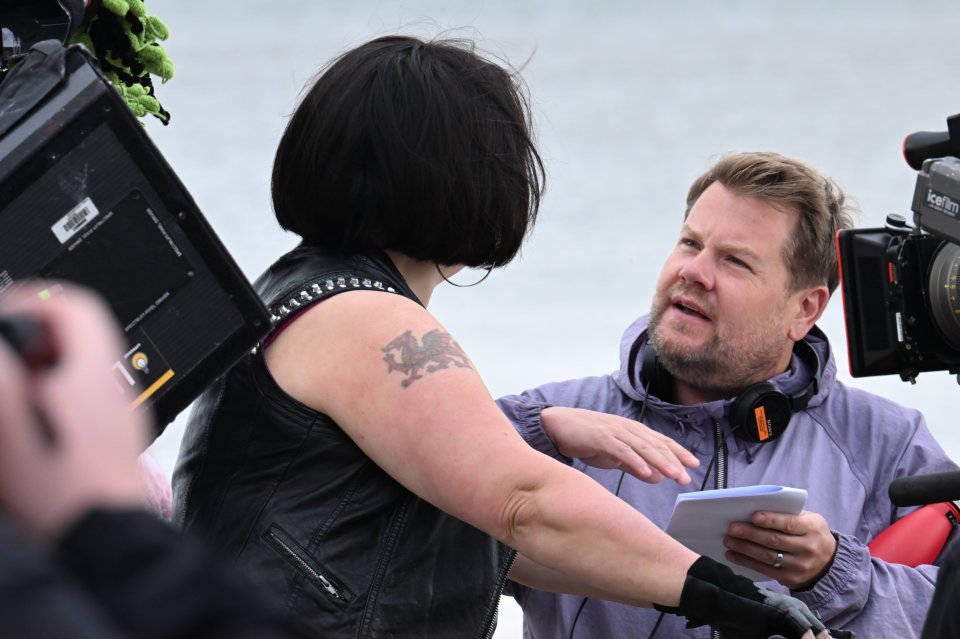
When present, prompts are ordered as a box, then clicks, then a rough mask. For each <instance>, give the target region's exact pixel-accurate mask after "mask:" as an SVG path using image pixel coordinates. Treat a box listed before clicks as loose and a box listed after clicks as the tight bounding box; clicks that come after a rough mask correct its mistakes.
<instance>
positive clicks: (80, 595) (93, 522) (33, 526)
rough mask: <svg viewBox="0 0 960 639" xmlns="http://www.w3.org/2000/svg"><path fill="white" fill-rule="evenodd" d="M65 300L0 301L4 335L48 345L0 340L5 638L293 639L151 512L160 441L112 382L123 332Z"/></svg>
mask: <svg viewBox="0 0 960 639" xmlns="http://www.w3.org/2000/svg"><path fill="white" fill-rule="evenodd" d="M62 290H64V291H65V292H64V294H63V295H62V296H58V297H54V298H53V299H49V300H46V301H41V300H40V299H39V298H38V297H37V296H36V295H31V294H28V293H26V292H25V291H21V290H17V291H12V292H6V293H4V295H3V297H2V298H0V320H2V321H4V322H5V326H8V327H9V326H11V325H12V324H11V323H10V322H9V321H8V317H16V318H18V319H20V321H21V322H22V320H23V318H30V319H31V321H32V322H31V323H30V324H28V325H29V326H39V327H43V328H44V331H36V332H33V334H36V335H39V334H41V333H45V334H46V335H47V339H45V340H43V341H42V342H39V341H38V342H27V348H26V350H25V356H22V357H17V356H16V354H15V352H14V351H13V350H12V349H11V348H10V346H9V345H8V343H7V341H8V340H5V339H0V628H2V632H0V634H2V635H3V636H4V637H91V638H96V639H112V638H114V637H116V638H120V637H153V638H156V639H164V638H167V637H198V638H204V637H251V638H252V637H257V638H261V637H269V638H280V637H293V636H295V635H294V633H293V631H292V630H290V629H289V628H287V627H286V624H285V622H283V620H282V618H281V613H280V610H279V607H276V608H275V607H273V606H271V605H270V604H268V603H266V602H265V601H263V600H262V598H261V595H260V594H259V592H257V591H256V589H255V587H254V585H253V584H251V583H250V582H248V581H246V580H244V579H242V578H240V577H239V576H238V575H236V574H235V573H234V572H233V571H232V570H231V569H230V567H229V566H227V565H226V563H225V562H224V561H221V560H220V559H219V558H218V557H216V556H215V555H214V553H213V552H212V551H211V550H210V549H209V548H207V547H206V546H203V545H202V544H200V543H198V542H197V541H196V540H193V539H190V538H188V537H186V536H183V535H179V534H177V533H176V532H175V531H174V530H173V529H172V528H171V527H170V526H169V525H167V524H166V523H164V522H162V521H160V520H159V519H157V518H156V517H154V516H153V515H151V514H149V513H147V512H146V510H145V508H146V502H147V500H146V497H145V495H144V492H143V486H142V482H143V472H142V470H141V469H140V467H139V465H138V462H137V455H138V453H139V452H140V451H141V450H143V448H144V447H145V446H146V443H147V435H148V433H149V432H150V430H151V429H152V428H151V426H150V425H149V424H148V418H147V414H146V413H145V412H144V411H133V410H131V409H130V407H129V403H128V401H127V400H125V399H123V398H122V397H121V396H120V395H118V394H117V392H116V388H115V386H114V384H113V382H112V380H111V377H110V374H111V366H112V364H113V362H114V361H115V360H116V358H117V357H118V356H120V355H121V354H122V353H123V350H122V349H121V340H120V334H119V331H118V330H117V329H116V327H115V326H114V324H113V321H112V319H111V318H110V317H109V311H108V310H107V308H106V307H105V306H104V305H103V304H102V303H101V302H100V301H98V300H96V299H94V298H93V297H92V296H91V295H89V294H88V293H85V292H84V291H81V290H78V289H75V288H72V287H63V288H62ZM17 325H18V326H23V325H24V324H23V323H20V324H17ZM12 334H13V333H12V332H11V331H6V332H4V335H5V336H9V335H12ZM18 334H25V333H24V332H23V331H20V332H19V333H18ZM13 341H14V342H18V341H19V342H22V340H13ZM30 344H35V345H37V347H36V348H30V347H29V345H30ZM31 353H41V354H44V357H42V358H41V357H38V356H35V355H31ZM24 364H26V365H24Z"/></svg>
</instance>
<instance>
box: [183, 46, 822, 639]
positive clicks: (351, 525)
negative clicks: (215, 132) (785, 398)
mask: <svg viewBox="0 0 960 639" xmlns="http://www.w3.org/2000/svg"><path fill="white" fill-rule="evenodd" d="M542 181H543V168H542V165H541V162H540V158H539V156H538V155H537V152H536V150H535V148H534V146H533V142H532V139H531V134H530V131H529V126H528V109H527V107H526V103H525V100H524V98H523V95H522V94H521V93H520V91H519V87H518V86H517V84H516V83H515V80H514V78H513V77H511V75H510V74H509V73H507V72H506V71H505V70H504V69H502V68H501V67H499V66H497V65H495V64H492V63H490V62H488V61H486V60H485V59H483V58H482V57H480V56H479V55H477V54H476V53H475V52H474V51H473V50H472V49H471V47H470V46H469V45H465V44H462V43H457V42H450V41H442V42H423V41H420V40H418V39H415V38H409V37H386V38H380V39H378V40H374V41H372V42H370V43H367V44H365V45H363V46H361V47H359V48H357V49H354V50H352V51H350V52H348V53H346V54H345V55H343V56H342V57H340V58H339V59H338V60H336V61H334V63H333V64H332V65H330V66H329V67H328V68H327V69H326V71H325V72H324V73H323V74H322V75H320V76H319V77H318V79H317V80H316V82H315V83H314V85H313V86H312V87H311V88H310V89H309V91H308V92H307V94H306V95H305V97H304V98H303V100H302V102H301V104H300V105H299V107H298V108H297V109H296V112H295V113H294V115H293V117H292V118H291V120H290V123H289V124H288V126H287V129H286V131H285V133H284V135H283V138H282V139H281V141H280V146H279V148H278V150H277V156H276V161H275V165H274V172H273V200H274V209H275V212H276V215H277V219H278V220H279V221H280V223H281V225H282V226H283V227H284V228H286V229H288V230H291V231H293V232H295V233H297V234H298V235H299V236H301V237H302V238H303V242H302V244H301V245H300V246H299V247H297V248H296V249H294V250H293V251H291V252H290V253H288V254H286V255H284V256H282V257H281V258H280V259H279V260H278V261H277V262H276V263H274V265H273V266H271V267H270V268H269V269H268V270H267V272H266V273H264V275H262V276H261V277H260V278H259V280H258V281H257V288H258V290H259V292H260V294H261V295H262V296H263V298H264V300H265V301H266V303H267V304H268V305H269V307H270V309H271V311H272V313H273V315H274V319H275V322H276V324H275V326H274V330H273V332H272V334H271V335H270V336H268V338H267V339H266V340H265V341H264V343H263V344H262V347H261V348H258V349H257V351H256V352H255V353H253V354H251V355H250V356H249V357H246V358H245V359H244V360H242V361H241V362H240V363H238V364H237V365H236V366H235V367H234V368H233V369H232V370H231V371H230V372H229V373H228V374H227V375H226V376H225V377H224V378H223V379H221V380H220V381H219V382H218V383H217V384H216V385H215V387H213V388H211V389H209V390H208V391H207V392H206V393H205V395H204V396H203V397H202V398H201V399H200V400H199V401H198V403H197V406H196V408H195V409H194V413H193V415H192V417H191V420H190V423H189V425H188V428H187V433H186V435H185V438H184V442H183V447H182V450H181V459H180V463H179V468H178V470H177V473H176V477H175V499H176V510H177V514H176V517H177V520H178V521H179V523H181V524H182V525H184V526H186V527H188V528H196V529H200V530H202V531H203V532H204V533H205V534H206V535H207V536H208V537H209V538H210V539H212V540H213V541H214V542H215V543H216V544H218V545H219V546H221V547H222V548H224V549H226V550H227V551H228V552H229V553H230V555H231V556H232V557H233V558H234V559H235V560H236V561H237V563H238V564H239V565H241V566H242V567H243V568H244V569H245V570H247V571H249V572H250V573H251V574H253V575H255V576H256V578H257V580H258V581H259V582H261V583H262V584H264V586H265V587H266V588H267V589H268V590H270V591H271V592H273V593H275V594H277V595H278V596H279V597H281V598H282V600H283V601H284V603H285V605H286V606H287V610H288V612H289V614H290V615H291V616H292V617H293V618H295V619H296V620H297V621H298V622H299V623H300V624H301V625H302V627H303V629H304V630H305V631H307V632H309V633H312V634H313V635H315V636H320V637H381V636H383V637H386V636H398V637H399V636H404V637H489V636H490V635H491V634H492V632H493V628H494V625H495V623H496V607H497V602H498V600H499V594H500V590H501V587H502V585H503V581H504V579H505V578H506V576H507V574H508V572H510V575H511V578H513V579H516V580H518V581H521V582H523V583H527V584H530V585H534V586H538V587H541V588H553V587H557V588H565V589H567V590H572V591H575V592H579V593H583V594H592V595H593V596H603V597H606V598H612V599H616V600H619V601H623V602H627V603H632V604H636V605H650V604H651V603H656V604H660V605H662V606H664V607H667V608H669V609H670V611H672V612H677V613H679V614H686V615H693V616H694V617H695V618H696V619H697V621H698V622H699V623H712V624H715V625H717V626H718V627H721V628H725V629H727V630H730V631H736V632H738V633H739V634H738V636H742V637H766V636H767V635H770V634H774V633H775V632H779V633H781V634H784V635H787V636H792V637H799V636H801V635H805V633H806V635H805V636H808V637H812V633H810V632H809V629H811V628H813V629H814V632H818V631H821V630H822V628H823V627H822V625H819V624H818V623H817V622H816V620H815V619H813V617H812V615H811V614H810V613H809V611H807V610H806V608H804V607H802V604H799V602H795V601H793V600H788V599H784V600H773V599H769V598H767V597H766V596H765V595H764V594H763V593H761V591H759V590H758V589H757V588H756V587H755V586H754V585H753V584H752V583H751V582H749V581H747V580H745V579H742V578H738V577H735V576H734V575H733V574H732V573H731V572H730V571H728V570H726V569H725V568H723V567H721V566H719V565H718V564H715V563H714V562H712V561H710V560H708V559H705V558H700V559H698V558H697V556H696V555H695V554H694V553H692V552H691V551H689V550H687V549H686V548H684V547H683V546H681V545H680V544H678V543H676V542H674V541H673V540H671V539H670V538H669V537H667V536H666V535H665V534H664V533H662V532H661V531H660V530H659V529H657V528H656V527H655V526H653V525H652V524H650V522H649V521H647V520H646V519H644V518H643V517H642V516H640V515H639V514H638V513H636V512H635V511H633V510H632V509H630V508H628V507H627V506H626V505H624V504H622V503H621V502H619V501H618V500H617V499H616V498H614V497H613V496H611V495H610V494H608V493H607V492H606V491H605V490H603V489H602V488H601V487H600V486H598V485H596V484H594V483H592V482H591V481H590V480H588V479H586V478H585V477H584V476H582V475H580V474H578V473H576V472H575V471H573V470H571V469H569V468H566V467H565V466H563V465H562V464H559V463H557V462H556V461H554V460H552V459H548V458H547V457H546V456H544V455H541V454H539V453H537V452H536V451H534V450H533V449H532V448H531V447H530V446H528V445H526V444H525V443H524V442H523V440H522V439H521V438H520V437H519V436H518V435H517V433H516V432H515V431H514V430H513V428H512V427H511V425H510V423H509V422H508V421H507V420H506V419H505V418H504V417H503V415H502V414H501V413H500V411H499V410H498V408H497V407H496V405H495V404H494V402H493V401H492V398H491V397H490V395H489V393H488V392H487V390H486V388H485V387H484V385H483V382H482V381H481V379H480V377H479V375H477V373H476V371H475V370H474V368H473V364H472V363H471V362H470V360H469V358H468V357H467V356H466V354H465V353H464V352H463V350H462V349H461V348H460V347H459V346H458V345H457V343H456V341H454V340H453V338H452V337H451V336H450V335H449V333H447V332H446V331H445V330H444V328H443V327H442V326H441V325H440V323H439V322H438V321H437V320H436V319H435V318H434V317H433V316H432V315H431V314H430V313H429V312H428V311H427V310H426V306H427V304H428V303H429V301H430V296H431V293H432V292H433V289H434V287H436V286H437V285H438V284H440V283H441V282H443V281H444V280H445V279H446V278H448V277H450V276H451V275H452V274H454V273H455V272H457V271H458V270H459V269H460V268H461V267H462V266H463V265H467V266H482V267H486V268H488V269H492V268H494V267H498V266H502V265H504V264H506V263H507V262H509V261H510V260H511V259H512V258H513V257H514V255H516V253H517V252H518V251H519V249H520V245H521V243H522V241H523V239H524V237H525V235H526V232H527V229H528V228H529V227H530V226H531V225H532V223H533V221H534V219H535V216H536V211H537V207H538V205H539V200H540V194H541V191H542ZM658 454H662V455H664V457H663V458H662V459H661V461H659V462H658V461H656V460H652V459H651V460H649V461H650V463H651V464H653V465H654V466H657V467H658V470H659V471H660V472H663V473H665V474H668V475H670V476H674V477H676V476H679V475H680V474H682V471H681V470H680V463H681V462H683V463H686V464H688V465H691V464H693V463H695V460H694V459H693V457H692V456H691V455H689V453H686V452H685V451H681V450H679V449H678V448H673V449H671V448H669V447H667V446H666V445H662V446H660V452H659V453H658ZM513 548H515V549H517V550H518V551H519V552H520V553H522V557H521V559H520V560H518V561H516V564H514V556H515V552H514V551H513V550H511V549H513ZM511 566H513V570H512V571H511ZM823 636H826V632H824V633H823Z"/></svg>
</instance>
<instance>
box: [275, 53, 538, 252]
mask: <svg viewBox="0 0 960 639" xmlns="http://www.w3.org/2000/svg"><path fill="white" fill-rule="evenodd" d="M530 122H531V118H530V107H529V103H528V101H527V97H526V94H525V92H524V90H523V85H522V84H521V82H520V80H519V79H518V78H517V76H516V75H515V74H513V73H510V72H507V71H506V70H505V69H503V68H502V67H500V66H498V65H496V64H493V63H492V62H489V61H488V60H486V59H484V58H482V57H481V56H480V55H478V54H477V53H476V52H475V50H474V48H473V45H472V44H471V43H465V42H461V41H454V40H441V41H432V42H424V41H422V40H419V39H417V38H413V37H406V36H390V37H384V38H379V39H376V40H373V41H371V42H368V43H367V44H364V45H362V46H360V47H357V48H356V49H353V50H351V51H349V52H347V53H345V54H344V55H342V56H340V57H339V58H337V59H336V60H334V61H333V62H332V63H330V64H329V65H328V66H327V67H326V69H325V70H324V71H323V72H322V73H321V74H320V75H319V76H318V77H317V79H316V81H315V82H314V84H313V86H312V87H310V89H309V90H308V91H307V93H306V94H305V96H304V97H303V99H302V100H301V102H300V104H299V105H298V106H297V108H296V110H295V112H294V114H293V117H292V118H291V119H290V122H289V123H288V124H287V128H286V130H285V131H284V133H283V137H282V138H281V140H280V145H279V148H278V149H277V156H276V160H275V162H274V167H273V183H272V191H273V207H274V211H275V212H276V216H277V220H278V221H279V222H280V225H281V226H282V227H283V228H285V229H287V230H289V231H292V232H294V233H296V234H298V235H300V237H302V238H303V240H304V242H305V243H307V244H311V245H315V246H320V247H323V248H326V249H329V250H332V251H336V252H338V253H355V252H359V251H363V250H368V249H372V248H379V249H389V250H394V251H398V252H400V253H403V254H404V255H407V256H409V257H412V258H414V259H419V260H425V261H432V262H436V263H438V264H464V265H467V266H474V267H478V266H484V267H495V266H502V265H504V264H506V263H507V262H509V261H510V260H511V259H513V257H514V256H515V255H516V254H517V252H518V251H519V250H520V246H521V244H522V243H523V240H524V237H525V236H526V234H527V231H528V229H530V228H531V227H532V226H533V223H534V222H535V220H536V216H537V209H538V208H539V205H540V198H541V195H542V193H543V188H544V169H543V163H542V161H541V159H540V156H539V154H538V153H537V150H536V148H535V146H534V142H533V135H532V133H531V124H530Z"/></svg>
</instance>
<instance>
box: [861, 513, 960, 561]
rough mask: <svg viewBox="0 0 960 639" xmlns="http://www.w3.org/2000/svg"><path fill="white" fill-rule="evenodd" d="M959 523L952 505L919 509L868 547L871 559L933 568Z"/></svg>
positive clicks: (958, 515)
mask: <svg viewBox="0 0 960 639" xmlns="http://www.w3.org/2000/svg"><path fill="white" fill-rule="evenodd" d="M958 521H960V510H958V509H957V505H956V504H954V503H953V502H951V501H945V502H943V503H941V504H930V505H928V506H924V507H923V508H918V509H917V510H915V511H913V512H912V513H910V514H909V515H907V516H906V517H904V518H903V519H901V520H899V521H898V522H896V523H895V524H893V525H892V526H890V527H889V528H887V529H886V530H884V531H883V532H881V533H880V534H879V535H877V536H876V537H875V538H874V540H873V541H871V542H870V543H869V544H867V548H868V549H869V550H870V555H871V556H872V557H876V558H877V559H883V560H884V561H888V562H890V563H894V564H903V565H905V566H911V567H914V568H915V567H916V566H920V565H922V564H932V563H933V562H934V561H936V559H937V557H939V556H940V551H941V550H943V546H944V545H945V544H946V543H947V539H948V538H949V537H950V532H951V531H952V530H953V527H954V526H956V525H957V523H958Z"/></svg>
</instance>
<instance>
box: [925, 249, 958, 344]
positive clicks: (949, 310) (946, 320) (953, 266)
mask: <svg viewBox="0 0 960 639" xmlns="http://www.w3.org/2000/svg"><path fill="white" fill-rule="evenodd" d="M958 278H960V246H958V245H956V244H953V243H951V242H944V243H943V244H942V245H941V246H940V248H939V249H937V254H936V256H935V257H934V258H933V263H932V264H931V265H930V280H929V286H928V287H927V290H928V291H929V292H930V314H931V315H932V316H933V320H934V323H935V324H936V325H937V328H938V329H940V333H941V334H942V335H943V338H944V339H945V340H946V341H947V342H949V343H950V345H951V346H953V347H954V348H957V349H960V299H958V293H957V284H958V281H960V280H958Z"/></svg>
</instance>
